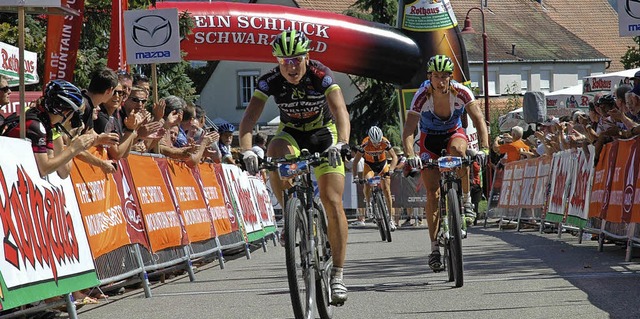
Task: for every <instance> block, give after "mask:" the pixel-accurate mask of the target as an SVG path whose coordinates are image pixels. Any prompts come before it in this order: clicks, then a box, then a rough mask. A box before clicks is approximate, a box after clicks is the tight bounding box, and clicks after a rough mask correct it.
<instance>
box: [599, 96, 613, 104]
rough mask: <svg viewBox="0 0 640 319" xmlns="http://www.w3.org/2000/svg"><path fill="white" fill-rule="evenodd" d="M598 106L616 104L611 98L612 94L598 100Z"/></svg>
mask: <svg viewBox="0 0 640 319" xmlns="http://www.w3.org/2000/svg"><path fill="white" fill-rule="evenodd" d="M598 104H600V105H602V104H606V105H614V104H616V98H615V97H614V96H613V94H607V95H603V96H602V97H601V98H600V99H599V100H598Z"/></svg>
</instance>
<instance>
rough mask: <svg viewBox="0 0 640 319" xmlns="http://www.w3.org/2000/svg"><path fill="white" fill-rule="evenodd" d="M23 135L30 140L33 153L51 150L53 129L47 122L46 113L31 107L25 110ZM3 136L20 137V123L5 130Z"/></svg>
mask: <svg viewBox="0 0 640 319" xmlns="http://www.w3.org/2000/svg"><path fill="white" fill-rule="evenodd" d="M26 112H27V113H28V114H26V117H25V118H26V120H25V128H26V133H25V137H26V138H28V139H29V140H30V141H31V149H32V150H33V152H34V153H46V152H47V151H48V150H53V130H52V129H51V126H50V124H48V123H49V118H48V116H49V115H48V114H47V113H46V112H42V111H39V110H38V109H36V108H31V109H28V110H27V111H26ZM5 136H9V137H16V138H20V125H16V126H14V127H13V128H10V129H9V130H8V131H7V132H5Z"/></svg>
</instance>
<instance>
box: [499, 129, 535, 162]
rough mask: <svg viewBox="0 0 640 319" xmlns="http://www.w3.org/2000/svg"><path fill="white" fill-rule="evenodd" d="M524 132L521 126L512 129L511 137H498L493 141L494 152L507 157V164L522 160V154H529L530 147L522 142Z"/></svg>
mask: <svg viewBox="0 0 640 319" xmlns="http://www.w3.org/2000/svg"><path fill="white" fill-rule="evenodd" d="M523 133H524V130H523V129H522V127H520V126H514V127H512V128H511V135H509V134H505V135H499V136H496V138H495V140H494V141H493V150H494V151H495V152H497V153H500V154H505V155H506V161H505V163H509V162H514V161H517V160H520V157H521V156H520V155H521V154H520V153H521V152H529V151H530V150H529V146H528V145H527V144H526V143H525V142H524V141H522V134H523Z"/></svg>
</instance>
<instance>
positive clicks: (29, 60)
mask: <svg viewBox="0 0 640 319" xmlns="http://www.w3.org/2000/svg"><path fill="white" fill-rule="evenodd" d="M19 55H20V52H19V50H18V47H14V46H13V45H9V44H6V43H4V42H0V59H1V60H0V61H1V63H0V74H2V75H4V76H6V77H8V78H9V81H8V82H9V86H16V85H18V84H19V83H18V82H19V81H20V63H19V60H18V57H19ZM37 69H38V54H36V53H35V52H31V51H26V50H25V51H24V84H25V85H29V84H37V83H38V82H40V78H39V77H38V70H37Z"/></svg>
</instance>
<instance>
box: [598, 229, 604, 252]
mask: <svg viewBox="0 0 640 319" xmlns="http://www.w3.org/2000/svg"><path fill="white" fill-rule="evenodd" d="M603 250H604V234H603V233H600V234H598V252H602V251H603Z"/></svg>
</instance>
